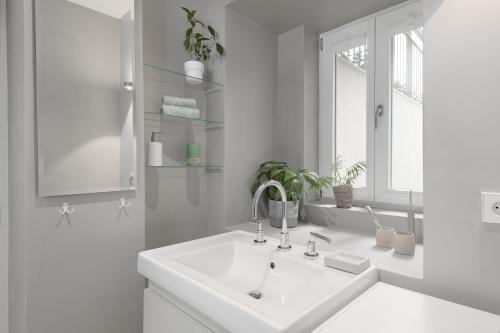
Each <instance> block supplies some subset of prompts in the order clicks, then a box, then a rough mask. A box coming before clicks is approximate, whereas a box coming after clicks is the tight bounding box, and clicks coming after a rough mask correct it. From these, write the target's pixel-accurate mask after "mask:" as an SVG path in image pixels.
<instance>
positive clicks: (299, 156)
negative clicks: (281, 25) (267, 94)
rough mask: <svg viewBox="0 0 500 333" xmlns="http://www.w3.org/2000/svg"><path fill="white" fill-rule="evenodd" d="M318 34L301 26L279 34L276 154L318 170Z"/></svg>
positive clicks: (285, 159)
mask: <svg viewBox="0 0 500 333" xmlns="http://www.w3.org/2000/svg"><path fill="white" fill-rule="evenodd" d="M318 52H319V50H318V35H317V34H315V33H313V32H311V31H310V30H309V29H307V28H306V27H305V26H299V27H297V28H295V29H292V30H290V31H287V32H285V33H283V34H281V35H279V36H278V80H277V91H278V94H277V108H276V111H275V136H274V141H275V147H274V149H275V157H274V158H276V159H278V160H283V161H287V162H288V163H289V165H290V166H291V167H292V168H304V167H306V168H309V169H312V170H315V171H318V162H317V160H318V114H319V107H318V99H319V96H318V82H319V75H318V66H319V64H318V61H319V60H318V59H319V53H318Z"/></svg>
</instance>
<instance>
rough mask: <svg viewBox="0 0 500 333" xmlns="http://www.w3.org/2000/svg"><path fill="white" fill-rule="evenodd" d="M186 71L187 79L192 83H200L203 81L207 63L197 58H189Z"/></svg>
mask: <svg viewBox="0 0 500 333" xmlns="http://www.w3.org/2000/svg"><path fill="white" fill-rule="evenodd" d="M184 72H185V73H186V81H187V82H188V83H190V84H200V83H202V82H203V73H204V72H205V64H203V63H202V62H200V61H196V60H189V61H186V62H185V63H184Z"/></svg>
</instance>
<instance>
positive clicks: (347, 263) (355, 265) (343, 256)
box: [325, 252, 370, 274]
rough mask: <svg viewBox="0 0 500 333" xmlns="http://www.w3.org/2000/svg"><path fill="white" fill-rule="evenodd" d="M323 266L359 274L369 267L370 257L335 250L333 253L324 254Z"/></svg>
mask: <svg viewBox="0 0 500 333" xmlns="http://www.w3.org/2000/svg"><path fill="white" fill-rule="evenodd" d="M325 266H328V267H333V268H336V269H340V270H343V271H346V272H349V273H353V274H359V273H361V272H363V271H364V270H365V269H367V268H368V267H370V258H365V257H361V256H357V255H355V254H350V253H345V252H337V253H335V254H333V255H328V256H325Z"/></svg>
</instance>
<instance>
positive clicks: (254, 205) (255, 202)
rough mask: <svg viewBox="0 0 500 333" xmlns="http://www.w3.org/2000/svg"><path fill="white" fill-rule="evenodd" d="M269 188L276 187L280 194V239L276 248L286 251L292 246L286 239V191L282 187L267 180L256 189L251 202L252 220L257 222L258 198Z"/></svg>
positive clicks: (275, 182)
mask: <svg viewBox="0 0 500 333" xmlns="http://www.w3.org/2000/svg"><path fill="white" fill-rule="evenodd" d="M270 186H274V187H276V189H277V190H278V191H279V192H280V196H281V202H282V207H283V208H282V209H283V223H282V225H281V237H280V245H279V246H278V249H280V250H287V249H290V248H291V247H292V246H291V245H290V241H289V237H288V225H287V216H286V201H287V200H286V199H287V197H286V191H285V188H284V187H283V185H281V184H280V183H279V182H277V181H275V180H268V181H267V182H265V183H263V184H262V185H260V186H259V188H257V190H256V191H255V194H254V196H253V201H252V220H254V221H257V219H258V217H257V215H258V203H259V199H260V196H261V195H262V193H263V192H264V190H265V189H267V188H268V187H270Z"/></svg>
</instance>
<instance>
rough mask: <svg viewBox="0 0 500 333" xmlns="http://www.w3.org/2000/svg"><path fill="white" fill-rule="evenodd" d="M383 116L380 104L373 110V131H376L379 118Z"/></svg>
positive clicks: (382, 108) (382, 107)
mask: <svg viewBox="0 0 500 333" xmlns="http://www.w3.org/2000/svg"><path fill="white" fill-rule="evenodd" d="M383 115H384V106H383V105H382V104H380V105H378V106H377V109H376V110H375V129H378V123H379V121H380V119H379V118H380V117H382V116H383Z"/></svg>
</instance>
